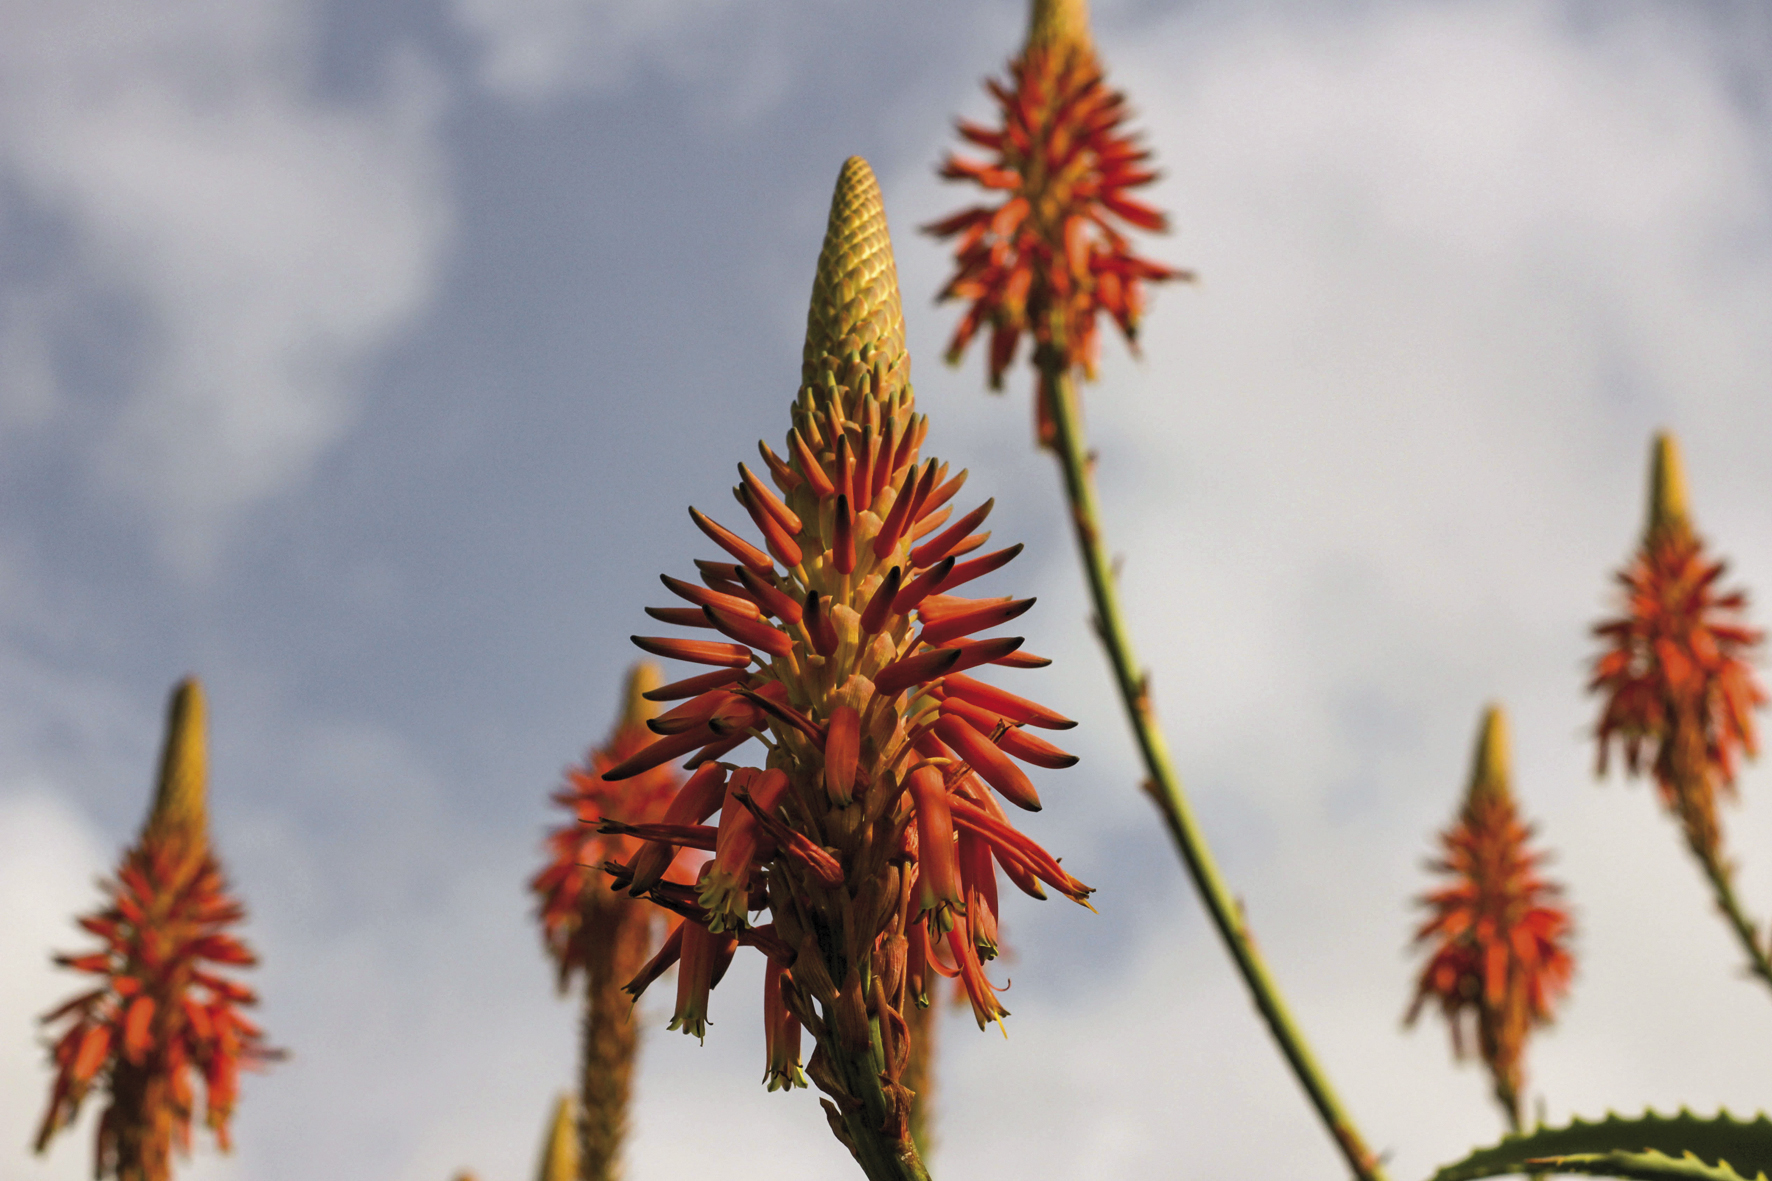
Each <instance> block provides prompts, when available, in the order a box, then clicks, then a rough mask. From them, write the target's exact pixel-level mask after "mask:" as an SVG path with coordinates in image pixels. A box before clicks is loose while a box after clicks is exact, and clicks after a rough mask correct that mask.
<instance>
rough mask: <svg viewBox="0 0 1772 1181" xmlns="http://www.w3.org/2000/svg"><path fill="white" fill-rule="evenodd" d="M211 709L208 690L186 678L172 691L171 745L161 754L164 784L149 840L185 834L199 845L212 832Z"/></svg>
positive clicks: (157, 797) (150, 816) (168, 736)
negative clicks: (209, 801) (206, 699)
mask: <svg viewBox="0 0 1772 1181" xmlns="http://www.w3.org/2000/svg"><path fill="white" fill-rule="evenodd" d="M207 712H208V711H207V709H206V706H205V703H204V698H203V684H202V682H200V681H199V680H197V678H196V677H186V678H185V679H184V680H182V681H180V682H179V683H178V684H177V685H176V686H174V687H173V690H172V698H171V700H170V701H169V702H168V703H167V708H166V740H165V743H164V745H163V746H162V747H161V751H160V778H159V782H158V783H157V784H156V785H155V789H154V806H153V808H152V810H151V811H150V812H149V813H148V822H147V825H146V827H145V829H144V830H143V831H144V835H146V834H148V833H152V834H157V835H169V834H183V835H186V836H190V837H192V838H194V839H196V840H197V841H203V840H205V839H206V838H207V833H208V829H209V820H208V811H207V805H206V801H205V793H206V788H207V785H208V779H209V755H208V746H207V740H206V729H207V725H208V722H207V716H206V715H207Z"/></svg>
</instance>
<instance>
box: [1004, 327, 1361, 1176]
mask: <svg viewBox="0 0 1772 1181" xmlns="http://www.w3.org/2000/svg"><path fill="white" fill-rule="evenodd" d="M1036 364H1037V365H1038V367H1039V370H1040V377H1041V381H1042V384H1043V385H1044V387H1045V389H1046V390H1048V391H1050V393H1051V405H1050V407H1049V408H1050V410H1051V413H1052V419H1053V422H1054V425H1055V426H1056V428H1057V439H1056V440H1055V442H1056V444H1057V452H1058V461H1059V466H1060V467H1061V468H1062V469H1063V472H1064V485H1065V495H1066V497H1067V499H1068V500H1069V503H1070V510H1071V524H1072V526H1073V527H1074V528H1075V530H1076V534H1077V548H1078V550H1079V551H1080V552H1081V555H1082V558H1083V568H1084V571H1085V572H1086V573H1087V575H1088V578H1089V591H1090V595H1091V597H1092V598H1093V599H1094V601H1095V614H1096V629H1097V632H1098V634H1099V635H1100V638H1101V642H1102V646H1103V647H1105V648H1106V649H1107V654H1108V660H1109V662H1110V663H1111V664H1112V665H1113V669H1114V680H1115V683H1116V685H1117V687H1118V688H1119V691H1120V698H1121V700H1122V701H1123V702H1124V703H1125V706H1126V717H1127V720H1128V721H1129V722H1130V723H1131V724H1132V733H1133V736H1134V737H1135V738H1136V739H1137V741H1138V749H1139V753H1140V754H1141V755H1142V756H1143V758H1144V765H1145V769H1146V771H1148V772H1149V774H1150V779H1149V780H1147V781H1146V783H1145V785H1144V788H1145V791H1146V792H1147V793H1148V794H1149V795H1150V797H1151V799H1152V800H1153V801H1155V803H1156V805H1157V807H1158V809H1159V810H1160V811H1161V812H1162V813H1163V819H1164V821H1165V823H1167V824H1168V826H1169V835H1170V836H1171V837H1173V838H1174V840H1175V846H1176V849H1177V851H1178V852H1179V853H1180V854H1181V859H1182V861H1183V862H1184V863H1185V864H1186V866H1187V870H1188V874H1189V875H1190V876H1191V877H1192V878H1193V881H1194V886H1195V888H1196V889H1198V890H1199V892H1200V897H1201V899H1202V900H1203V901H1204V902H1205V904H1206V909H1207V910H1208V911H1209V912H1210V913H1211V915H1212V922H1213V924H1214V925H1215V926H1216V927H1217V928H1218V933H1219V935H1220V937H1221V938H1223V940H1224V943H1225V947H1226V949H1227V950H1228V951H1229V952H1230V955H1231V958H1232V959H1233V960H1235V961H1236V965H1237V970H1238V971H1239V972H1241V973H1242V975H1243V981H1244V983H1245V984H1246V985H1248V987H1249V993H1250V996H1251V998H1252V999H1253V1000H1254V1001H1255V1007H1256V1009H1258V1010H1259V1011H1260V1013H1261V1015H1262V1018H1263V1019H1264V1020H1265V1021H1266V1022H1267V1025H1268V1029H1269V1031H1270V1032H1271V1033H1272V1034H1273V1036H1274V1040H1275V1041H1276V1042H1278V1043H1279V1044H1280V1052H1281V1053H1282V1054H1284V1055H1285V1057H1286V1061H1287V1063H1289V1064H1290V1065H1291V1067H1292V1072H1293V1073H1294V1074H1296V1075H1297V1076H1298V1081H1299V1084H1300V1085H1301V1086H1303V1087H1304V1090H1305V1094H1306V1095H1308V1096H1309V1097H1310V1101H1311V1105H1312V1106H1313V1107H1315V1108H1316V1109H1317V1115H1318V1116H1319V1117H1320V1118H1321V1119H1322V1121H1323V1123H1324V1125H1325V1126H1326V1127H1327V1128H1328V1130H1329V1134H1330V1135H1331V1136H1332V1137H1334V1139H1335V1143H1336V1145H1337V1147H1339V1148H1340V1150H1341V1154H1342V1156H1343V1157H1345V1158H1346V1160H1347V1163H1348V1165H1349V1167H1351V1168H1352V1169H1353V1171H1354V1174H1355V1176H1357V1177H1359V1178H1360V1179H1361V1181H1385V1177H1384V1171H1383V1169H1382V1168H1381V1167H1380V1166H1379V1162H1378V1158H1377V1157H1376V1156H1374V1155H1373V1153H1372V1152H1371V1150H1370V1149H1368V1148H1367V1147H1366V1143H1365V1141H1364V1140H1363V1139H1361V1137H1360V1133H1359V1131H1358V1130H1357V1129H1356V1128H1355V1127H1354V1123H1353V1121H1352V1120H1351V1119H1350V1118H1349V1117H1348V1115H1347V1113H1346V1111H1344V1110H1343V1109H1342V1106H1341V1101H1340V1100H1339V1099H1338V1098H1336V1095H1335V1091H1334V1089H1333V1088H1331V1087H1330V1085H1329V1080H1328V1078H1327V1077H1326V1076H1325V1075H1324V1074H1323V1071H1322V1069H1321V1068H1320V1067H1319V1066H1318V1065H1317V1062H1316V1059H1315V1058H1314V1057H1313V1056H1312V1054H1311V1051H1310V1047H1309V1046H1307V1045H1306V1044H1305V1041H1304V1035H1303V1034H1302V1033H1301V1032H1299V1030H1298V1028H1297V1027H1296V1026H1295V1025H1294V1024H1293V1021H1292V1017H1291V1015H1290V1014H1289V1013H1288V1012H1287V1011H1286V1004H1285V1001H1284V1000H1283V999H1282V998H1281V996H1280V990H1279V987H1278V986H1277V985H1276V984H1275V983H1274V980H1273V977H1272V976H1271V975H1270V974H1269V972H1268V968H1267V964H1266V963H1265V962H1264V961H1263V960H1262V957H1261V953H1260V952H1259V951H1258V950H1257V949H1256V946H1255V940H1254V937H1253V935H1252V934H1251V932H1250V930H1249V926H1248V924H1247V923H1246V922H1245V921H1244V918H1243V911H1242V907H1241V906H1240V905H1239V904H1238V902H1237V900H1236V899H1235V898H1234V897H1233V896H1232V895H1231V892H1230V890H1229V889H1227V888H1226V886H1225V884H1224V879H1223V878H1222V877H1221V876H1220V875H1219V871H1218V864H1217V862H1216V861H1215V860H1214V859H1213V856H1212V851H1211V849H1209V848H1208V847H1207V845H1206V840H1205V837H1204V836H1203V835H1202V834H1201V832H1200V827H1199V824H1198V822H1197V821H1196V820H1195V818H1194V814H1193V808H1192V807H1191V805H1189V803H1188V799H1187V796H1186V794H1185V793H1184V792H1183V791H1182V787H1181V780H1180V779H1179V778H1178V777H1177V776H1176V774H1175V770H1174V768H1173V767H1172V766H1171V765H1170V762H1169V750H1168V744H1167V743H1165V742H1164V740H1163V734H1162V732H1161V731H1160V730H1159V729H1158V728H1157V722H1156V719H1155V717H1154V716H1153V715H1152V712H1151V705H1150V697H1149V693H1148V691H1147V685H1146V681H1145V677H1144V674H1143V672H1142V671H1141V670H1140V669H1139V666H1138V662H1137V660H1136V658H1135V657H1134V656H1133V652H1132V641H1131V638H1130V636H1129V635H1128V634H1127V631H1126V624H1125V621H1124V619H1122V617H1121V615H1120V601H1119V593H1118V590H1117V589H1116V587H1115V578H1114V573H1113V569H1112V566H1111V564H1110V563H1109V560H1108V556H1107V547H1106V546H1105V545H1103V544H1102V539H1101V526H1100V524H1099V521H1100V517H1099V514H1098V512H1097V510H1096V504H1095V487H1094V480H1093V477H1092V475H1091V473H1090V470H1089V460H1088V458H1087V446H1086V444H1085V441H1084V438H1083V428H1082V424H1081V422H1080V421H1079V419H1078V417H1077V404H1076V393H1075V390H1074V388H1073V386H1072V382H1071V374H1070V366H1069V364H1068V362H1067V359H1066V358H1064V357H1063V356H1062V354H1061V353H1060V351H1059V350H1057V349H1054V348H1051V347H1050V346H1048V347H1043V348H1042V349H1041V350H1040V352H1039V354H1038V355H1037V356H1036Z"/></svg>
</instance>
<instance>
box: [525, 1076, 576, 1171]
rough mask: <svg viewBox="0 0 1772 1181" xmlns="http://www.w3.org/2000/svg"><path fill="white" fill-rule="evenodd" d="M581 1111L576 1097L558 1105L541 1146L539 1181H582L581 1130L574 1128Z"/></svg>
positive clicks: (568, 1098)
mask: <svg viewBox="0 0 1772 1181" xmlns="http://www.w3.org/2000/svg"><path fill="white" fill-rule="evenodd" d="M576 1115H577V1108H576V1107H575V1106H574V1104H573V1102H572V1096H571V1095H567V1094H562V1095H561V1096H560V1098H559V1099H557V1100H555V1102H554V1116H553V1119H552V1120H550V1121H549V1123H548V1134H547V1138H546V1139H545V1140H543V1141H542V1145H541V1164H540V1166H539V1167H538V1168H537V1169H536V1170H535V1181H578V1128H577V1127H575V1126H574V1123H575V1120H574V1117H575V1116H576Z"/></svg>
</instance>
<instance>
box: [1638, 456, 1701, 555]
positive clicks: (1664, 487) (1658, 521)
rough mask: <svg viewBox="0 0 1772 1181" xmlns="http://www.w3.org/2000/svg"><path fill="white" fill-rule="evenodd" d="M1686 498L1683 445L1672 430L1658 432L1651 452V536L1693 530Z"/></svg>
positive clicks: (1649, 528) (1649, 529)
mask: <svg viewBox="0 0 1772 1181" xmlns="http://www.w3.org/2000/svg"><path fill="white" fill-rule="evenodd" d="M1691 528H1692V519H1691V515H1690V510H1689V508H1688V506H1687V500H1686V465H1685V464H1684V463H1683V462H1681V460H1680V445H1679V443H1678V442H1677V441H1676V440H1675V439H1674V437H1673V434H1672V433H1671V432H1669V431H1657V432H1656V433H1655V440H1654V442H1653V443H1651V444H1650V453H1649V525H1648V529H1647V534H1648V536H1649V537H1651V538H1654V537H1659V536H1664V535H1666V534H1669V533H1685V532H1690V531H1691Z"/></svg>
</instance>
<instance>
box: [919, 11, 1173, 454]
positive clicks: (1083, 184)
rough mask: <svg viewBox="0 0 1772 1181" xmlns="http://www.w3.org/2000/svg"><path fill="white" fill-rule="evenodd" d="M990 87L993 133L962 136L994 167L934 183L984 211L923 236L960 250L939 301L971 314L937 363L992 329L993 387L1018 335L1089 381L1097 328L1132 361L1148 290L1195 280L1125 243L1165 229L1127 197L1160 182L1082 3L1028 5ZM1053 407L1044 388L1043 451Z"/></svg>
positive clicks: (972, 128)
mask: <svg viewBox="0 0 1772 1181" xmlns="http://www.w3.org/2000/svg"><path fill="white" fill-rule="evenodd" d="M986 88H987V89H988V90H989V91H990V92H991V95H992V97H994V98H995V99H996V100H997V104H998V106H999V107H1000V108H1001V112H1002V113H1001V123H1000V125H999V126H997V127H995V128H989V127H981V126H979V125H977V124H974V123H968V122H966V121H965V120H961V121H960V122H959V124H958V127H959V132H960V135H961V137H962V138H964V139H966V140H968V141H970V142H971V143H973V144H975V145H977V146H978V147H981V148H983V149H985V150H986V151H987V152H989V153H990V158H989V159H987V160H984V161H977V160H971V159H967V158H965V157H961V156H955V155H950V156H949V157H948V158H947V160H946V161H945V162H944V163H943V165H942V168H941V175H942V176H943V177H945V178H947V179H949V180H969V181H972V182H974V183H975V184H978V185H980V186H982V187H983V188H985V189H987V190H989V191H990V192H991V193H992V194H993V202H992V203H990V204H984V205H974V206H972V207H970V208H968V209H964V210H961V211H960V212H959V213H956V214H955V215H953V216H952V217H949V218H947V219H945V220H943V221H939V222H936V223H934V224H932V225H929V226H926V227H924V228H925V229H926V230H927V231H928V232H929V233H931V234H934V235H935V236H936V237H938V238H957V239H958V241H957V243H956V244H955V248H954V257H955V263H956V269H955V272H954V276H953V278H951V279H949V280H948V284H947V286H946V287H944V288H942V291H941V294H940V296H939V297H938V298H940V299H942V300H948V299H960V300H968V301H970V304H971V306H970V307H968V308H967V310H966V314H965V315H964V316H963V317H961V320H960V324H959V327H958V328H956V329H955V331H954V336H953V339H952V340H951V341H950V342H949V344H948V354H947V359H948V361H949V363H950V364H952V363H957V362H958V361H959V359H960V357H961V356H962V355H963V354H964V353H965V351H966V346H967V345H968V344H970V343H971V341H972V338H973V337H974V336H975V335H977V334H978V333H979V332H980V331H982V330H984V329H986V328H988V329H989V330H990V358H989V368H990V381H991V388H992V389H1001V388H1002V385H1003V374H1004V373H1005V372H1007V370H1008V369H1009V366H1010V365H1011V364H1013V363H1014V361H1015V353H1016V348H1017V346H1018V344H1019V343H1020V340H1021V337H1022V335H1023V334H1027V335H1029V336H1032V337H1033V339H1034V344H1035V348H1036V350H1040V349H1049V350H1053V351H1055V352H1056V353H1057V354H1058V355H1059V357H1060V358H1061V359H1062V365H1063V367H1064V368H1066V369H1070V368H1075V369H1078V370H1081V371H1082V373H1083V374H1084V375H1086V376H1088V377H1094V375H1095V366H1096V360H1097V356H1098V353H1099V346H1098V344H1097V340H1096V321H1097V318H1098V316H1099V315H1100V314H1101V313H1104V312H1105V313H1106V314H1107V315H1109V316H1111V317H1112V318H1113V320H1114V322H1115V323H1116V324H1118V325H1119V327H1120V331H1121V333H1122V334H1124V336H1125V337H1126V341H1127V343H1128V344H1129V345H1131V346H1132V347H1133V348H1134V349H1136V348H1137V341H1138V322H1139V317H1140V316H1141V314H1142V312H1143V308H1144V284H1145V283H1147V282H1152V283H1159V282H1164V281H1166V280H1170V279H1192V278H1193V276H1192V275H1191V274H1189V273H1188V272H1186V271H1181V270H1176V269H1175V268H1173V267H1168V266H1164V265H1162V264H1161V263H1156V262H1152V261H1150V260H1149V259H1145V258H1140V257H1139V256H1138V255H1136V254H1134V253H1133V251H1132V244H1131V242H1130V241H1129V240H1128V238H1127V236H1126V233H1125V228H1126V227H1131V228H1136V229H1141V230H1151V231H1161V230H1164V229H1166V228H1167V219H1166V218H1165V217H1164V215H1163V214H1162V213H1160V212H1158V211H1157V210H1156V209H1153V208H1152V207H1150V206H1149V205H1146V204H1144V203H1143V202H1141V201H1139V200H1137V199H1135V198H1134V197H1132V196H1131V195H1130V191H1131V190H1133V189H1137V188H1140V187H1142V186H1144V185H1148V184H1150V183H1151V182H1152V181H1153V180H1155V179H1156V178H1157V174H1156V173H1155V172H1153V171H1152V170H1151V169H1150V167H1149V160H1150V152H1149V151H1148V150H1146V149H1143V148H1141V147H1139V146H1138V142H1137V140H1136V139H1135V138H1134V137H1133V136H1131V135H1130V134H1128V133H1127V132H1126V131H1125V130H1123V128H1122V124H1123V123H1124V122H1125V120H1126V117H1127V115H1128V111H1127V107H1126V99H1125V96H1124V95H1122V94H1120V93H1119V92H1118V91H1115V90H1110V89H1109V88H1108V86H1107V84H1106V82H1105V81H1104V78H1103V74H1102V68H1101V64H1100V63H1099V61H1098V60H1097V59H1096V55H1095V46H1094V44H1093V42H1092V41H1091V39H1090V36H1089V17H1088V11H1087V6H1086V3H1085V0H1035V2H1034V4H1033V9H1032V17H1031V20H1030V22H1029V27H1028V38H1027V44H1026V46H1025V47H1024V48H1023V49H1022V52H1021V55H1020V56H1019V57H1017V58H1016V59H1015V60H1014V61H1012V62H1010V63H1009V80H1008V82H1007V83H998V82H995V81H992V82H987V83H986ZM1050 395H1051V391H1049V390H1048V389H1046V388H1045V382H1044V380H1042V383H1041V389H1040V391H1039V397H1038V399H1037V402H1036V405H1037V406H1038V413H1039V420H1038V429H1039V438H1040V442H1041V443H1042V444H1045V445H1048V446H1050V445H1051V444H1052V442H1053V425H1052V419H1051V412H1050V408H1049V406H1048V404H1047V403H1048V399H1049V397H1050Z"/></svg>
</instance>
